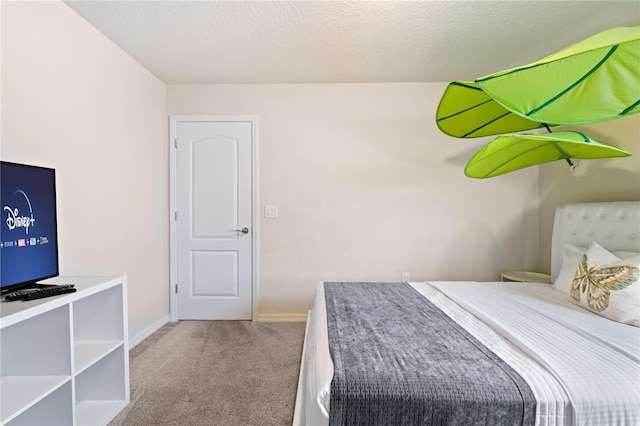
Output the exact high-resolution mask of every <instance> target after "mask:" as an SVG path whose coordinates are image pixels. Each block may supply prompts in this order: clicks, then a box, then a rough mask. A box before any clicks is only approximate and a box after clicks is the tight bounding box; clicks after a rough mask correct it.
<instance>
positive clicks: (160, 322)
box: [129, 315, 171, 350]
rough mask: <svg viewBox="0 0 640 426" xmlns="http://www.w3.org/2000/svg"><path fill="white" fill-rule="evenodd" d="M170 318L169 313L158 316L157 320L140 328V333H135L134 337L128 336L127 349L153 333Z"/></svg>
mask: <svg viewBox="0 0 640 426" xmlns="http://www.w3.org/2000/svg"><path fill="white" fill-rule="evenodd" d="M170 319H171V316H170V315H165V316H164V317H162V318H160V319H159V320H158V321H156V322H154V323H153V324H151V325H150V326H149V327H147V328H146V329H144V330H142V331H141V332H140V333H138V334H136V335H135V336H134V337H132V338H130V339H129V350H131V349H133V347H134V346H135V345H137V344H138V343H140V342H142V341H143V340H144V339H146V338H147V337H149V336H150V335H151V334H153V332H154V331H156V330H158V329H159V328H160V327H162V326H163V325H165V324H166V323H168V322H169V320H170Z"/></svg>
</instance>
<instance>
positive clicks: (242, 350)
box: [110, 321, 305, 426]
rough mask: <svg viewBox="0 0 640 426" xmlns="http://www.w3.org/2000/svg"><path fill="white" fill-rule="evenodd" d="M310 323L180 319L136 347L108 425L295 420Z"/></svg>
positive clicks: (247, 424) (223, 425)
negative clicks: (121, 403) (127, 389)
mask: <svg viewBox="0 0 640 426" xmlns="http://www.w3.org/2000/svg"><path fill="white" fill-rule="evenodd" d="M304 328H305V325H304V323H261V322H250V321H180V322H178V323H169V324H166V325H164V326H163V327H162V328H160V329H159V330H158V331H156V332H155V333H153V334H152V335H151V336H149V337H148V338H147V339H145V340H144V341H142V342H141V343H139V344H138V345H137V346H136V347H135V348H133V349H132V350H131V352H130V354H129V359H130V385H131V403H130V404H129V405H128V406H127V407H126V408H125V409H124V410H123V411H122V412H121V413H120V414H118V416H116V418H115V419H113V421H112V422H111V423H110V425H113V426H117V425H144V426H150V425H191V426H199V425H203V426H204V425H220V426H234V425H242V426H251V425H256V426H268V425H274V426H275V425H291V423H292V421H293V408H294V404H295V396H296V389H297V384H298V372H299V368H300V358H301V355H302V342H303V338H304Z"/></svg>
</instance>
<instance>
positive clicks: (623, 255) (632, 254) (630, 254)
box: [611, 251, 640, 259]
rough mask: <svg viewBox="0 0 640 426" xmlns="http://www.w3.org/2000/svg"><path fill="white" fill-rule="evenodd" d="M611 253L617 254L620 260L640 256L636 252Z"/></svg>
mask: <svg viewBox="0 0 640 426" xmlns="http://www.w3.org/2000/svg"><path fill="white" fill-rule="evenodd" d="M611 253H613V254H615V255H616V256H618V257H619V258H620V259H630V258H632V257H636V256H640V253H637V252H635V251H612V252H611Z"/></svg>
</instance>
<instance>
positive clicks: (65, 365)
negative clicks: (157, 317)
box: [0, 277, 130, 426]
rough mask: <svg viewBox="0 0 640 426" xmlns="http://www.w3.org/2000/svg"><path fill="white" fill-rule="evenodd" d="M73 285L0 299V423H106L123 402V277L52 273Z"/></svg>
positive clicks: (126, 383) (126, 375) (126, 397)
mask: <svg viewBox="0 0 640 426" xmlns="http://www.w3.org/2000/svg"><path fill="white" fill-rule="evenodd" d="M43 283H46V284H75V288H76V289H77V290H78V291H76V292H75V293H67V294H64V295H60V296H54V297H47V298H43V299H37V300H33V301H29V302H22V301H14V302H4V301H3V302H2V303H0V373H1V374H0V424H1V425H48V426H51V425H98V424H107V423H108V422H109V421H110V420H111V419H113V417H115V415H116V414H117V413H118V412H120V411H121V410H122V409H123V408H124V407H125V406H126V405H127V404H128V403H129V398H130V397H129V345H128V330H127V280H126V277H56V278H52V279H49V280H46V281H43Z"/></svg>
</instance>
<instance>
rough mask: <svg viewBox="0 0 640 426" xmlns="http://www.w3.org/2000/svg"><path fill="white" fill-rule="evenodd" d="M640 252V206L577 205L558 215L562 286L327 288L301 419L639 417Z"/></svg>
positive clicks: (310, 350)
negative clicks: (600, 280)
mask: <svg viewBox="0 0 640 426" xmlns="http://www.w3.org/2000/svg"><path fill="white" fill-rule="evenodd" d="M639 252H640V202H637V201H632V202H608V203H580V204H570V205H567V206H564V207H562V208H559V209H557V211H556V215H555V221H554V228H553V236H552V247H551V284H545V283H535V282H533V283H513V282H460V281H458V282H415V283H408V284H407V283H404V284H403V283H318V285H317V286H316V297H315V300H314V305H313V308H312V310H311V311H309V315H308V320H307V328H306V333H305V341H304V348H303V355H302V362H301V368H300V377H299V382H298V391H297V397H296V405H295V412H294V421H293V423H294V425H318V426H319V425H328V424H367V425H372V424H535V425H606V424H611V425H637V424H640V322H638V315H639V312H638V309H639V308H638V306H639V305H640V289H639V287H640V283H638V282H637V280H638V266H640V265H638V261H639V258H638V257H637V256H638V253H639ZM580 268H582V269H580ZM589 268H591V269H589ZM598 268H600V269H598ZM612 268H613V269H612ZM634 268H635V269H634ZM604 270H606V271H607V273H609V275H608V276H607V277H609V278H607V277H605V278H607V279H610V280H611V279H612V280H614V281H616V283H614V284H615V285H610V284H607V285H610V287H608V288H610V289H611V290H610V291H609V290H607V294H606V295H603V294H601V293H598V291H600V290H598V289H597V288H596V287H591V286H590V283H591V281H589V279H592V280H594V279H595V278H589V277H595V276H596V275H593V274H596V273H600V272H601V271H604ZM612 271H613V272H612ZM581 272H582V275H580V273H581ZM576 274H577V275H576ZM589 274H591V275H589ZM612 274H613V275H612ZM614 275H615V277H614V278H611V277H612V276H614ZM576 276H577V277H578V278H576ZM580 277H582V278H580ZM574 283H575V284H574ZM620 283H622V284H624V285H621V284H620ZM616 286H617V287H616ZM614 290H615V291H614ZM396 293H398V294H397V295H396ZM572 295H573V296H572ZM574 296H576V297H577V299H576V297H574ZM604 296H606V298H605V297H604ZM387 298H388V299H389V300H387ZM395 298H398V299H397V300H396V299H395ZM605 299H606V300H605ZM605 302H606V303H605ZM603 304H605V305H606V306H605V307H604V308H603ZM414 305H415V306H414ZM618 306H621V308H620V309H618ZM614 308H615V309H614ZM616 309H618V310H616ZM328 312H329V315H328ZM612 312H613V313H612ZM605 315H606V316H608V317H609V318H607V317H605ZM611 318H613V319H611ZM378 327H380V330H378ZM386 327H390V330H386V329H385V330H382V329H383V328H386ZM349 333H352V334H349ZM422 333H426V334H422ZM403 334H406V335H407V336H405V338H407V340H399V339H401V338H402V336H400V335H403ZM449 334H450V335H451V336H449ZM456 336H458V337H456ZM376 339H378V340H376ZM440 339H454V340H442V342H441V343H438V342H440ZM412 340H413V341H412ZM329 342H331V345H330V344H329ZM461 342H462V343H461ZM478 342H479V343H478ZM437 344H441V345H442V349H441V348H439V347H437ZM465 345H466V346H469V347H472V350H476V349H477V350H479V351H480V352H478V354H469V355H467V352H466V351H467V350H468V349H467V348H466V346H465ZM447 351H449V352H451V353H449V354H446V352H447ZM416 354H419V355H416ZM385 359H386V360H387V361H385ZM389 360H390V361H389ZM383 362H390V364H392V366H391V367H390V366H389V365H388V364H383ZM484 364H487V366H486V368H487V370H482V369H481V368H485V367H484ZM476 365H482V367H478V371H472V370H476ZM395 368H398V369H399V370H401V371H399V372H398V373H395V372H390V371H391V370H394V369H395ZM434 371H436V373H437V374H444V376H442V377H441V376H435V375H434V374H436V373H434ZM468 372H469V373H468ZM394 374H395V375H394ZM467 374H470V375H471V376H472V375H473V374H475V375H476V377H468V376H467ZM483 375H484V376H483ZM360 376H362V377H360ZM499 376H504V379H501V378H500V377H499ZM494 378H495V380H494ZM349 380H352V382H349ZM500 380H502V381H503V382H504V383H498V382H499V381H500ZM405 381H406V383H405ZM420 381H422V383H418V382H420ZM416 383H417V384H416ZM419 386H426V387H427V388H428V389H427V390H424V389H422V388H420V387H419ZM502 387H504V389H505V390H504V391H503V390H502ZM434 389H435V390H434ZM440 389H441V390H440ZM469 389H471V391H470V392H468V393H467V394H464V395H462V394H463V393H464V392H466V391H467V390H469ZM496 389H497V390H496ZM438 392H439V393H438ZM469 395H471V396H469ZM475 395H479V396H478V397H477V400H476V396H475ZM451 399H453V400H455V401H454V403H455V404H457V405H453V406H452V402H451ZM493 399H496V401H494V400H493ZM389 401H391V402H389ZM456 401H457V402H456ZM461 401H462V402H461ZM478 401H480V402H478ZM403 404H405V405H403Z"/></svg>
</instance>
